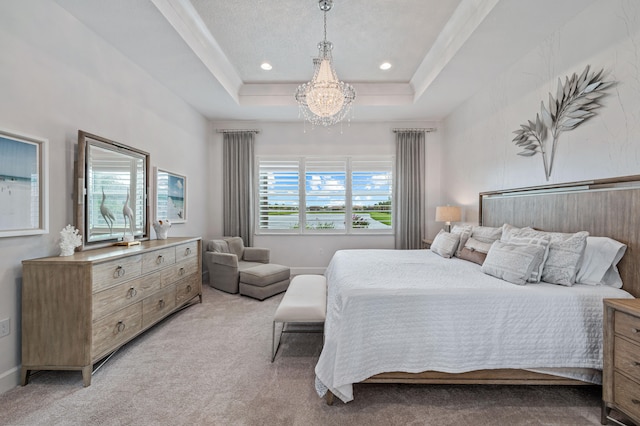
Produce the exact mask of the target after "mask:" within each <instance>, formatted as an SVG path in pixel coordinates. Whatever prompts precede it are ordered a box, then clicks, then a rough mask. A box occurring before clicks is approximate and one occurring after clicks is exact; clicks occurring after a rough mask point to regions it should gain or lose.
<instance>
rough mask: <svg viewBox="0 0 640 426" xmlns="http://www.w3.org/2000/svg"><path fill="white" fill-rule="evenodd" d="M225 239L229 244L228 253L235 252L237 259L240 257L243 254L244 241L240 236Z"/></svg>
mask: <svg viewBox="0 0 640 426" xmlns="http://www.w3.org/2000/svg"><path fill="white" fill-rule="evenodd" d="M225 241H226V242H227V244H228V245H229V253H235V254H236V256H238V259H242V258H243V256H244V242H243V241H242V238H240V237H231V238H225Z"/></svg>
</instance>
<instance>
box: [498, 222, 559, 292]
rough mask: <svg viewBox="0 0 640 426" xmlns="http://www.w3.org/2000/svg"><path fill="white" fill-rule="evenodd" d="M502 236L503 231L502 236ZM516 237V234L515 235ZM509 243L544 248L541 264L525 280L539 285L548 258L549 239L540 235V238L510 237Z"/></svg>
mask: <svg viewBox="0 0 640 426" xmlns="http://www.w3.org/2000/svg"><path fill="white" fill-rule="evenodd" d="M502 235H503V236H504V230H503V234H502ZM515 235H518V234H515ZM509 243H511V244H524V245H527V244H531V245H534V246H540V247H543V248H544V254H543V256H542V262H540V264H539V265H538V267H537V268H534V269H533V271H531V276H530V277H529V278H527V282H530V283H539V282H540V279H541V278H542V272H543V270H544V265H545V263H546V261H547V258H548V256H549V245H550V244H551V237H550V236H548V235H540V236H531V237H518V236H515V237H514V236H511V237H510V239H509Z"/></svg>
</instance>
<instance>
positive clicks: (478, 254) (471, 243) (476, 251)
mask: <svg viewBox="0 0 640 426" xmlns="http://www.w3.org/2000/svg"><path fill="white" fill-rule="evenodd" d="M460 244H462V241H461V242H460ZM458 247H460V246H458ZM490 248H491V244H487V243H483V242H480V241H478V240H476V239H475V238H469V239H468V240H467V242H466V243H465V245H464V247H463V248H462V250H460V255H459V256H458V257H459V258H460V259H464V260H468V261H469V262H473V263H477V264H478V265H482V264H483V263H484V259H485V258H486V257H487V253H488V252H489V249H490Z"/></svg>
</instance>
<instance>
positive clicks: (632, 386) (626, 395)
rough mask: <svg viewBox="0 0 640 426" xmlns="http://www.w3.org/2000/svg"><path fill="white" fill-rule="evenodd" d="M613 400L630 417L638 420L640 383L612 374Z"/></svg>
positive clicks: (639, 412) (639, 417)
mask: <svg viewBox="0 0 640 426" xmlns="http://www.w3.org/2000/svg"><path fill="white" fill-rule="evenodd" d="M613 381H614V390H613V394H614V400H615V403H616V404H618V405H619V406H620V407H622V409H624V410H625V411H626V412H627V413H628V414H629V415H630V416H632V417H634V418H636V419H640V383H638V382H635V381H633V380H630V379H628V378H627V377H625V376H623V375H622V374H620V373H617V372H616V373H614V378H613Z"/></svg>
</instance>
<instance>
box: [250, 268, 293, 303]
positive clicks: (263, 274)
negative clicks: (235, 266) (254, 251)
mask: <svg viewBox="0 0 640 426" xmlns="http://www.w3.org/2000/svg"><path fill="white" fill-rule="evenodd" d="M290 276H291V272H290V270H289V267H288V266H282V265H278V264H275V263H265V264H262V265H258V266H253V267H251V268H247V269H245V270H244V271H240V284H239V286H238V289H239V291H240V294H242V295H243V296H249V297H253V298H254V299H258V300H264V299H266V298H267V297H271V296H273V295H276V294H278V293H282V292H283V291H285V290H286V289H287V287H288V286H289V278H290Z"/></svg>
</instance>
